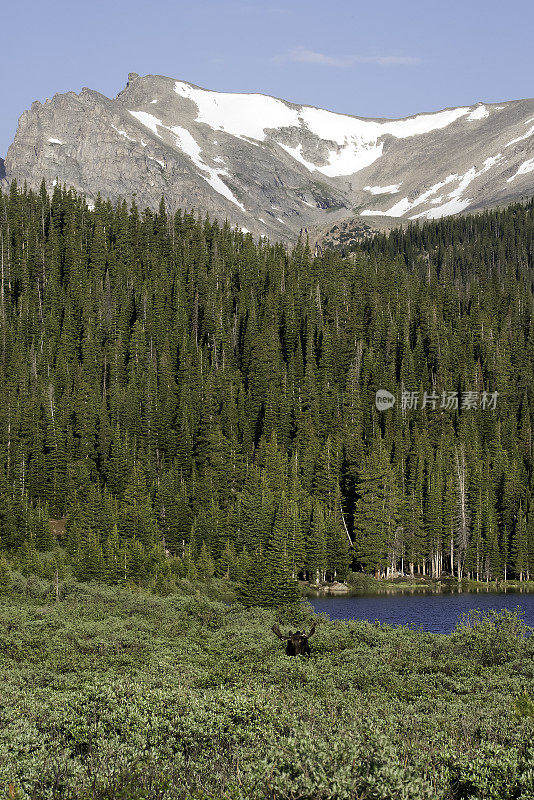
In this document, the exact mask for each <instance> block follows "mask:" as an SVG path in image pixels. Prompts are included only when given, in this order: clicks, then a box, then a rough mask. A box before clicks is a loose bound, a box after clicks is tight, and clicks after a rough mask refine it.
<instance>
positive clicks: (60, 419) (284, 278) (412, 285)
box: [0, 183, 534, 606]
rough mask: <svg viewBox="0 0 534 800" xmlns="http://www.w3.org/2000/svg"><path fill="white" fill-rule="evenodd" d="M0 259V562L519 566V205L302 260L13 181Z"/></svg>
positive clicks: (4, 210)
mask: <svg viewBox="0 0 534 800" xmlns="http://www.w3.org/2000/svg"><path fill="white" fill-rule="evenodd" d="M312 245H313V243H312ZM0 268H1V275H0V380H1V384H2V399H1V402H0V548H1V551H2V553H3V557H2V560H1V561H0V564H2V565H3V566H2V568H1V569H0V573H1V572H2V570H3V571H4V573H5V571H6V569H7V564H8V563H9V564H10V566H11V568H12V569H15V570H18V571H20V572H21V573H22V574H32V573H34V574H38V575H41V576H42V577H43V578H52V577H53V576H54V575H55V576H56V577H62V576H64V575H65V574H66V572H69V571H71V572H72V573H73V575H74V577H75V578H76V579H77V580H79V581H90V580H100V581H105V582H108V583H112V584H125V585H127V584H132V583H134V584H138V585H144V586H154V587H156V588H158V589H161V590H162V591H163V590H164V589H165V587H169V586H170V585H172V581H175V580H178V579H181V578H187V579H197V578H198V579H207V578H211V577H212V576H216V577H219V578H228V579H231V580H232V581H236V582H237V583H238V585H239V587H240V599H241V602H242V603H243V604H244V605H253V604H254V603H255V602H257V601H258V599H259V601H261V602H263V603H264V604H266V605H273V606H276V605H279V604H280V603H282V602H286V601H287V600H290V599H295V598H296V597H297V596H298V590H297V584H296V581H295V579H296V578H299V579H301V580H309V581H310V582H312V583H314V582H319V581H324V580H335V579H344V578H345V577H346V576H347V574H348V572H349V571H350V570H352V571H355V572H364V573H367V574H370V575H374V576H376V577H378V578H382V577H390V576H395V575H399V574H401V575H410V576H428V577H431V578H436V579H438V578H441V577H443V576H451V577H453V578H456V579H472V580H506V579H515V580H529V579H530V578H531V576H532V573H533V571H534V483H533V480H534V476H533V449H532V424H533V410H534V374H533V368H534V328H533V307H534V303H533V287H534V201H532V200H531V201H529V202H526V203H522V204H515V205H512V206H510V207H507V208H504V209H500V210H493V211H485V212H483V213H480V214H477V215H470V216H466V217H454V218H448V219H444V220H441V221H437V222H428V223H424V224H420V225H413V226H410V227H407V228H404V229H402V230H401V229H399V230H394V231H392V232H391V233H390V234H387V235H377V236H374V237H373V238H371V239H369V240H366V241H365V242H363V243H362V244H361V245H359V246H358V247H356V248H354V249H353V250H351V252H348V253H345V254H341V253H339V252H336V251H334V250H325V252H324V253H322V254H320V255H319V256H317V257H314V256H313V255H312V246H310V243H309V242H308V241H307V240H306V239H304V238H301V239H299V241H298V243H297V244H296V245H295V246H294V247H293V248H292V249H288V248H287V247H285V246H284V245H282V244H276V243H271V242H269V241H267V240H262V239H260V240H259V241H258V242H255V241H254V239H253V238H252V236H251V235H250V234H248V233H247V234H245V233H243V232H242V231H241V230H239V229H237V230H236V229H234V228H232V227H231V226H230V225H229V224H228V223H225V224H221V223H218V222H217V221H214V220H210V219H209V218H205V217H203V216H201V215H199V214H197V213H195V212H194V211H191V212H189V211H178V212H177V213H176V214H174V215H171V214H169V213H168V212H167V211H166V208H165V205H164V203H163V201H162V203H161V206H160V208H159V211H158V212H157V213H156V212H153V211H150V210H143V211H142V210H140V209H138V208H137V207H136V205H135V203H131V204H127V203H126V202H123V203H122V204H119V205H118V206H117V207H113V206H112V205H111V204H110V203H109V202H107V201H104V200H100V199H99V200H97V202H96V203H95V205H94V208H92V209H89V208H88V206H87V204H86V202H85V199H84V198H83V197H82V196H80V195H77V194H76V193H75V192H74V190H67V189H65V188H61V187H59V186H56V187H55V188H54V190H53V193H52V194H51V195H49V194H48V193H47V190H46V187H45V186H44V185H43V186H42V188H41V190H40V192H33V191H31V190H28V189H27V188H20V187H17V185H16V184H15V183H13V184H12V186H11V189H10V191H9V192H8V193H4V194H2V193H0ZM380 390H384V391H385V392H388V393H389V396H390V398H393V400H394V402H393V400H391V399H390V402H389V405H388V407H384V408H378V407H377V403H376V402H375V400H376V393H377V392H379V391H380ZM392 403H393V404H392Z"/></svg>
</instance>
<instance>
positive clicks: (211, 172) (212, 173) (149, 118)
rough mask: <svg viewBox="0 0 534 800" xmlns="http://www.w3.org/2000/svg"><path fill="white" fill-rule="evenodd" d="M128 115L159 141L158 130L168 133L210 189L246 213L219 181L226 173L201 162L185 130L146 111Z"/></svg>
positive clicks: (133, 112) (196, 143)
mask: <svg viewBox="0 0 534 800" xmlns="http://www.w3.org/2000/svg"><path fill="white" fill-rule="evenodd" d="M130 114H131V115H132V116H133V117H135V118H136V119H138V120H139V122H140V123H141V124H142V125H144V126H145V127H146V128H148V129H149V130H151V131H152V133H155V135H156V136H158V137H159V138H160V139H161V138H162V136H161V133H160V132H159V131H158V128H163V129H164V130H166V131H170V132H171V133H172V134H173V135H174V137H175V140H176V146H177V147H178V148H179V149H180V150H181V151H182V152H183V153H185V155H186V156H189V158H190V159H191V161H192V162H193V164H194V165H195V166H196V167H198V169H199V170H200V173H199V174H200V177H201V178H203V179H204V180H205V181H206V182H207V183H209V185H210V186H211V188H212V189H215V191H216V192H218V193H219V194H221V195H223V197H226V199H227V200H230V202H231V203H233V204H234V205H236V206H238V207H239V208H240V209H241V210H242V211H246V208H245V206H244V205H243V204H242V203H240V202H239V200H238V199H237V197H236V196H235V195H234V193H233V192H232V191H231V189H230V188H229V187H228V186H227V185H226V183H225V182H224V181H223V180H221V175H224V176H227V177H229V174H228V172H227V171H226V170H223V169H214V168H213V167H210V166H208V164H206V163H205V162H204V161H203V159H202V158H201V155H200V153H201V148H200V146H199V144H198V142H197V141H196V139H195V138H194V137H193V136H192V134H191V133H190V132H189V131H188V130H187V129H186V128H182V127H181V126H180V125H173V126H168V125H164V124H163V122H162V121H161V120H160V119H158V118H157V117H155V116H154V115H153V114H149V113H148V112H147V111H130ZM204 173H207V174H204Z"/></svg>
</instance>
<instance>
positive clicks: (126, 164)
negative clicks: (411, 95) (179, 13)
mask: <svg viewBox="0 0 534 800" xmlns="http://www.w3.org/2000/svg"><path fill="white" fill-rule="evenodd" d="M2 177H3V178H4V180H3V186H5V185H6V184H7V182H9V181H10V180H12V179H13V178H16V179H17V180H18V181H19V182H23V181H27V183H28V185H30V186H33V187H35V188H37V187H38V186H39V184H40V182H41V180H42V179H43V178H44V179H45V181H46V182H47V184H48V185H50V186H51V185H53V183H54V182H55V181H59V182H60V183H61V184H63V183H64V184H66V185H67V186H73V187H74V188H76V189H77V190H79V191H81V192H83V193H84V194H85V195H86V196H87V199H88V201H89V202H94V200H95V198H96V196H97V194H98V193H100V194H101V195H102V197H109V198H110V199H111V200H112V201H113V202H116V201H117V200H118V199H119V198H125V199H127V200H130V199H131V198H132V197H135V200H136V203H137V205H138V206H139V207H141V208H144V207H146V206H149V207H153V208H156V207H157V206H158V205H159V202H160V199H161V197H162V196H164V197H165V200H166V203H167V205H168V207H169V209H170V210H174V209H176V208H187V209H191V208H195V209H198V210H201V211H202V212H206V211H207V212H208V213H209V214H210V216H212V217H217V218H219V219H221V220H223V219H225V218H227V219H228V220H229V221H230V222H231V223H232V224H237V225H240V226H241V227H243V228H244V229H246V230H249V231H251V232H252V233H254V234H255V235H268V236H270V237H272V238H279V239H280V238H281V239H286V240H291V239H293V238H294V237H295V235H296V234H298V232H299V231H300V229H301V228H311V227H313V228H318V227H325V226H332V225H334V224H335V222H336V221H337V220H341V219H344V218H348V217H354V216H355V215H356V216H361V217H363V218H365V217H371V218H373V217H374V218H375V219H376V218H377V217H380V216H384V217H385V216H387V217H390V218H391V217H394V218H404V219H407V218H408V219H415V218H423V219H425V218H431V219H432V218H437V217H440V216H444V215H447V214H455V213H459V212H461V211H464V210H472V209H479V208H484V207H487V206H492V205H496V204H500V203H505V202H508V201H511V200H514V199H517V198H519V197H522V196H528V195H531V194H533V193H534V100H519V101H513V102H508V103H503V104H501V105H495V104H491V105H490V104H488V105H483V104H480V103H479V104H476V105H474V106H469V107H462V108H455V109H447V110H445V111H440V112H436V113H430V114H419V115H417V116H415V117H409V118H406V119H402V120H393V121H391V120H369V119H361V118H358V117H353V116H347V115H343V114H335V113H332V112H329V111H324V110H322V109H317V108H313V107H311V106H299V105H295V104H292V103H288V102H286V101H284V100H278V99H276V98H273V97H268V96H265V95H258V94H228V93H218V92H211V91H208V90H205V89H201V88H199V87H197V86H194V85H193V84H190V83H185V82H183V81H176V80H174V79H171V78H165V77H162V76H155V75H147V76H145V77H139V76H138V75H137V74H135V73H130V75H129V78H128V84H127V86H126V88H125V89H124V90H123V91H122V92H120V93H119V94H118V96H117V97H116V98H115V99H114V100H110V99H109V98H107V97H105V96H104V95H102V94H99V93H98V92H95V91H92V90H91V89H83V90H82V91H81V93H80V94H79V95H77V94H75V93H73V92H68V93H67V94H58V95H56V96H55V97H54V98H53V99H52V100H47V101H46V102H45V103H44V104H41V103H38V102H35V103H33V105H32V107H31V109H30V110H28V111H25V112H24V113H23V114H22V116H21V118H20V121H19V127H18V130H17V133H16V135H15V139H14V141H13V144H12V145H11V147H10V148H9V150H8V153H7V157H6V160H5V175H3V164H2V162H1V160H0V180H1V179H2ZM362 221H364V220H362Z"/></svg>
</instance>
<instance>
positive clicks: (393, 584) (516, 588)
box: [300, 573, 534, 598]
mask: <svg viewBox="0 0 534 800" xmlns="http://www.w3.org/2000/svg"><path fill="white" fill-rule="evenodd" d="M353 575H354V573H353ZM351 577H352V576H351ZM300 589H301V592H302V595H303V597H304V598H306V597H325V596H332V597H334V596H339V595H342V596H345V597H358V596H361V595H373V594H377V595H380V594H395V593H399V594H403V593H405V592H407V591H409V592H414V593H415V592H421V593H423V594H424V593H426V594H451V593H463V592H466V593H480V592H488V593H499V592H504V593H506V592H508V591H509V592H518V593H528V592H534V581H518V580H509V581H473V580H462V581H458V580H456V579H452V578H441V579H436V578H416V579H413V578H406V579H403V578H384V579H382V580H377V579H376V578H373V577H371V576H368V575H362V578H361V579H360V580H357V579H356V580H354V579H353V580H351V579H349V580H347V581H346V582H343V583H341V582H337V581H334V582H333V583H321V584H319V585H316V584H312V583H308V582H304V581H302V582H300Z"/></svg>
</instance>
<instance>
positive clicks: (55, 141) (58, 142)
mask: <svg viewBox="0 0 534 800" xmlns="http://www.w3.org/2000/svg"><path fill="white" fill-rule="evenodd" d="M48 141H49V142H50V144H65V142H62V141H61V139H49V140H48Z"/></svg>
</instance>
